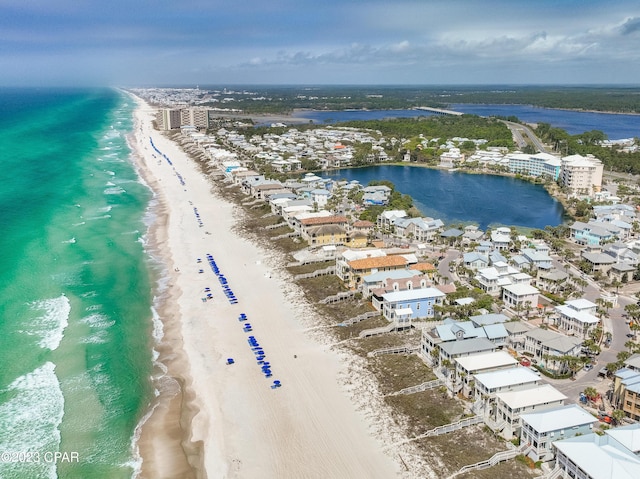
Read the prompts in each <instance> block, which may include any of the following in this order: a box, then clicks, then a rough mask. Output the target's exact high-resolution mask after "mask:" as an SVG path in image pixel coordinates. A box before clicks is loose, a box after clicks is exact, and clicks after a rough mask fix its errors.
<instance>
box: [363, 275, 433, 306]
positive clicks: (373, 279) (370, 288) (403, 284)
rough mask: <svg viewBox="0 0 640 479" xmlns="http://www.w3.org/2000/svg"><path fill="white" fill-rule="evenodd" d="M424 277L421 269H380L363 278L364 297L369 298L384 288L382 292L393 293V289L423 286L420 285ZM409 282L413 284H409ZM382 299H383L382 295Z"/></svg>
mask: <svg viewBox="0 0 640 479" xmlns="http://www.w3.org/2000/svg"><path fill="white" fill-rule="evenodd" d="M422 279H424V278H423V277H422V274H421V273H420V272H419V271H415V270H411V269H399V270H395V271H378V272H376V273H373V274H370V275H368V276H364V277H363V278H362V297H363V298H369V297H370V296H371V295H373V294H374V293H377V292H378V291H379V290H382V294H384V293H391V292H393V291H400V290H404V289H413V288H417V287H422V286H419V285H420V284H421V280H422ZM409 284H410V285H411V286H409ZM425 287H426V283H425ZM380 299H381V300H382V297H381V298H380Z"/></svg>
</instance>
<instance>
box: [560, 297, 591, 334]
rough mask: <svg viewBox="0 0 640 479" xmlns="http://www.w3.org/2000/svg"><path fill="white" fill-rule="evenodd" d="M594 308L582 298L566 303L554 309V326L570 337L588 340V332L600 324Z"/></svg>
mask: <svg viewBox="0 0 640 479" xmlns="http://www.w3.org/2000/svg"><path fill="white" fill-rule="evenodd" d="M596 308H597V305H596V304H595V303H592V302H591V301H589V300H587V299H584V298H581V299H573V300H570V301H566V302H565V304H562V305H560V306H556V307H555V309H554V311H555V313H556V314H557V318H556V320H555V322H556V325H557V326H558V329H559V330H560V331H563V332H564V333H566V334H568V335H570V336H577V337H579V338H582V339H588V338H589V331H591V330H592V329H594V328H596V327H597V326H598V324H600V318H598V317H597V316H596V315H595V313H596Z"/></svg>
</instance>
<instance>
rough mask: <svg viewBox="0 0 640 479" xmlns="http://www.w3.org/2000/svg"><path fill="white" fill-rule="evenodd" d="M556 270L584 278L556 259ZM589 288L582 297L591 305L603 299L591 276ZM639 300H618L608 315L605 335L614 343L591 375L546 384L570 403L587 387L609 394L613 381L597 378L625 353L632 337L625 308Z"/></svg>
mask: <svg viewBox="0 0 640 479" xmlns="http://www.w3.org/2000/svg"><path fill="white" fill-rule="evenodd" d="M553 260H554V263H555V266H556V268H558V269H560V271H567V272H568V273H570V274H571V275H572V276H574V277H578V278H580V277H582V272H580V271H579V270H578V269H577V268H575V267H574V266H573V265H571V266H570V268H569V269H568V270H566V269H565V268H564V263H563V262H561V261H560V260H559V258H557V257H555V258H553ZM585 279H586V281H587V282H588V285H587V286H586V287H585V289H584V293H583V295H582V297H584V298H586V299H588V300H589V301H591V302H594V303H595V302H596V299H598V298H600V297H601V294H602V292H603V290H602V289H601V288H600V286H599V285H598V284H597V283H596V282H595V281H593V280H591V279H590V278H589V277H588V276H587V277H585ZM635 302H636V299H635V298H632V297H628V296H624V295H619V296H618V305H617V306H616V307H615V308H612V309H610V310H609V312H608V315H607V316H606V317H605V318H604V319H603V326H604V330H605V332H606V331H608V332H611V334H612V341H611V345H610V347H608V348H606V347H604V346H603V348H602V353H601V354H600V355H599V356H598V357H597V358H596V361H597V362H596V365H595V367H594V368H593V369H592V370H591V371H585V370H581V371H579V372H578V373H577V374H576V380H575V381H571V380H568V379H564V380H554V379H549V378H546V377H545V378H544V379H545V381H547V382H549V383H550V384H553V385H554V387H556V388H557V389H558V390H559V391H561V392H562V393H563V394H565V395H566V396H567V398H568V399H567V401H566V402H567V403H577V402H578V398H579V396H580V393H581V392H582V391H584V390H585V388H587V387H594V388H596V389H597V390H598V391H599V392H600V393H603V394H604V393H606V391H607V390H608V389H609V387H610V385H611V380H610V379H603V378H601V377H599V376H598V372H599V371H600V369H602V368H603V367H605V366H606V365H607V364H608V363H612V362H615V361H617V357H616V356H617V354H618V353H619V352H620V351H625V350H626V348H625V346H624V344H625V343H626V342H627V341H628V340H629V338H628V337H627V334H630V332H631V330H630V329H629V326H628V325H627V324H626V323H625V319H624V318H623V316H622V315H623V314H624V307H625V306H626V305H627V304H631V303H635Z"/></svg>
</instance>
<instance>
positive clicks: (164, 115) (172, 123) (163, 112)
mask: <svg viewBox="0 0 640 479" xmlns="http://www.w3.org/2000/svg"><path fill="white" fill-rule="evenodd" d="M156 123H157V125H158V129H160V130H165V131H167V130H175V129H178V128H180V127H181V126H182V121H181V117H180V110H179V109H177V108H162V109H160V110H158V112H157V113H156Z"/></svg>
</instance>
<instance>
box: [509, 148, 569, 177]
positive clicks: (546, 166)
mask: <svg viewBox="0 0 640 479" xmlns="http://www.w3.org/2000/svg"><path fill="white" fill-rule="evenodd" d="M505 159H506V160H508V161H509V171H511V172H512V173H519V174H522V175H528V176H536V177H539V176H546V177H548V178H551V179H552V180H553V181H556V180H557V179H558V176H559V175H560V167H561V164H562V162H561V160H560V158H558V157H556V156H553V155H550V154H548V153H536V154H535V155H528V154H526V153H512V154H509V155H507V156H506V157H505Z"/></svg>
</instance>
